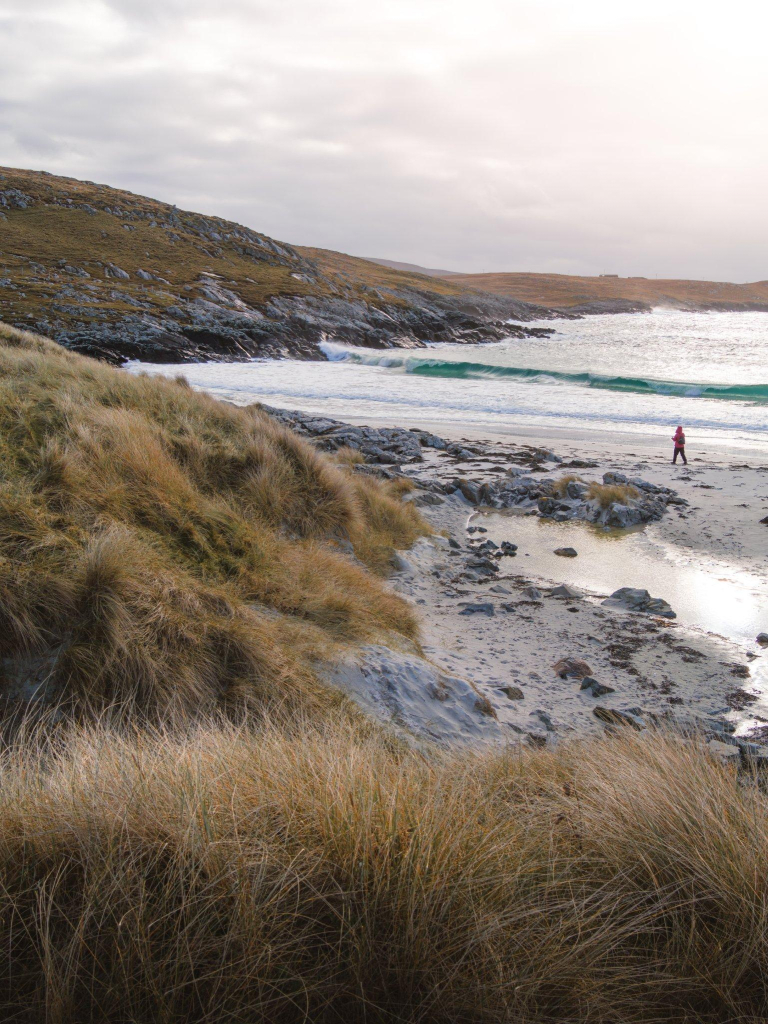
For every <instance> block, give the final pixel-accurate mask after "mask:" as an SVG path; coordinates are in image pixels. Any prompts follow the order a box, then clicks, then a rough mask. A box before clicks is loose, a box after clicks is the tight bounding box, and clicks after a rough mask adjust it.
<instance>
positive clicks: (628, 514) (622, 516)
mask: <svg viewBox="0 0 768 1024" xmlns="http://www.w3.org/2000/svg"><path fill="white" fill-rule="evenodd" d="M602 520H603V522H604V523H605V525H606V526H612V527H614V528H616V529H619V530H626V529H628V528H629V527H630V526H637V525H638V524H639V523H642V521H643V515H642V512H641V511H640V509H639V508H631V507H630V506H629V505H622V504H621V503H620V502H618V501H614V502H613V504H611V505H609V507H608V508H607V509H606V511H605V513H604V515H603V516H602Z"/></svg>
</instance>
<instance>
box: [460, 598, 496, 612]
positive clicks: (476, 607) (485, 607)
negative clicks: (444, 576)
mask: <svg viewBox="0 0 768 1024" xmlns="http://www.w3.org/2000/svg"><path fill="white" fill-rule="evenodd" d="M459 603H460V604H461V605H462V606H463V607H462V609H461V611H460V612H459V615H476V614H483V615H493V614H494V611H493V604H492V603H491V602H490V601H480V602H478V603H476V604H471V603H469V602H467V601H461V602H459Z"/></svg>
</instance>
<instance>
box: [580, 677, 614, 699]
mask: <svg viewBox="0 0 768 1024" xmlns="http://www.w3.org/2000/svg"><path fill="white" fill-rule="evenodd" d="M581 689H582V690H589V692H590V693H591V694H592V696H593V697H604V696H605V695H606V694H607V693H615V692H616V691H615V689H614V688H613V687H612V686H606V685H605V683H600V682H598V681H597V679H595V678H594V677H593V676H584V678H583V679H582V680H581Z"/></svg>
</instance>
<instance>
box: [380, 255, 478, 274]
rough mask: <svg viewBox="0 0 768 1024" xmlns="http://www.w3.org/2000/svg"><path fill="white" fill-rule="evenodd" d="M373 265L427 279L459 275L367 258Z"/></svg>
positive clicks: (455, 272) (450, 271) (446, 271)
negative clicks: (422, 276)
mask: <svg viewBox="0 0 768 1024" xmlns="http://www.w3.org/2000/svg"><path fill="white" fill-rule="evenodd" d="M365 258H366V259H367V260H368V261H369V262H371V263H378V264H379V266H380V267H391V269H392V270H402V271H405V272H406V273H408V274H424V275H425V276H426V277H457V276H459V273H458V272H457V271H455V270H435V269H432V268H430V267H420V266H419V265H418V264H417V263H400V262H399V261H398V260H381V259H377V258H376V257H375V256H366V257H365Z"/></svg>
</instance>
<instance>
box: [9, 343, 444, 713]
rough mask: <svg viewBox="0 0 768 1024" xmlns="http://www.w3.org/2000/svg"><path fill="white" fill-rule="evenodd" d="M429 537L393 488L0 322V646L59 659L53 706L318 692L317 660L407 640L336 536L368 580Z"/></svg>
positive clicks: (165, 705) (306, 696) (186, 705)
mask: <svg viewBox="0 0 768 1024" xmlns="http://www.w3.org/2000/svg"><path fill="white" fill-rule="evenodd" d="M426 531H427V528H426V525H425V524H424V522H423V521H422V520H421V519H420V518H419V516H418V513H417V512H416V510H415V509H414V508H413V507H411V506H410V505H407V504H403V503H402V502H401V501H400V499H399V496H398V493H397V490H396V488H395V487H393V486H392V485H390V484H388V483H386V482H379V481H376V480H373V479H370V478H364V477H362V476H357V475H355V474H353V473H351V472H349V471H348V469H346V468H345V467H343V466H340V465H338V464H336V463H335V462H334V461H332V459H331V458H330V457H327V456H325V455H323V454H321V453H320V452H318V451H317V450H316V449H315V448H314V447H312V446H311V445H310V444H309V443H308V442H306V441H304V440H302V439H301V438H299V437H297V436H296V435H294V434H293V433H291V432H290V431H289V430H288V429H286V428H285V427H283V426H282V425H280V424H279V423H277V422H276V421H274V420H272V419H271V418H270V417H269V416H268V415H267V414H266V413H264V412H262V411H260V410H256V409H249V410H246V409H238V408H235V407H233V406H228V405H224V404H221V403H219V402H216V401H214V400H213V399H211V398H209V397H207V396H205V395H202V394H199V393H197V392H194V391H192V390H191V389H190V388H189V387H188V386H187V385H186V383H184V382H183V381H173V380H161V379H159V378H150V377H147V376H131V375H130V374H128V373H125V372H123V371H120V370H115V369H113V368H111V367H109V366H106V365H104V364H102V363H97V362H95V361H92V360H88V359H85V358H82V357H80V356H75V355H73V354H72V353H69V352H67V351H65V350H63V349H61V348H59V347H58V346H56V345H54V344H53V343H51V342H48V341H46V340H44V339H42V338H38V337H36V336H34V335H30V334H26V333H24V332H20V331H16V330H14V329H12V328H7V327H4V326H2V325H0V627H2V636H0V651H2V655H3V656H4V657H6V658H10V659H11V662H13V660H14V659H16V661H18V659H19V658H22V657H26V656H29V655H33V656H38V657H39V656H47V655H48V654H49V653H50V652H52V651H57V652H58V653H57V655H56V658H55V666H54V670H53V672H52V676H51V679H50V683H51V685H52V686H53V687H54V688H57V689H58V690H59V691H60V695H61V697H62V699H66V700H70V701H73V702H75V703H76V704H78V705H81V706H88V707H89V708H90V709H91V710H93V709H94V708H103V707H107V706H110V707H114V706H120V705H126V706H130V707H132V708H134V709H137V708H138V709H141V711H142V713H144V714H150V715H154V716H156V715H161V716H166V715H176V714H177V713H178V714H181V715H189V714H190V713H192V712H193V711H194V710H195V709H197V710H199V711H200V712H204V711H211V710H212V709H213V708H216V707H223V706H228V704H229V703H230V702H231V701H232V700H233V699H234V698H235V696H237V699H239V700H241V701H242V700H245V701H246V702H248V701H250V702H251V703H253V702H255V703H257V704H258V703H260V704H262V705H264V706H267V705H272V704H274V703H281V702H288V703H289V704H295V705H298V704H300V703H301V702H302V701H303V702H309V703H308V705H307V706H312V707H315V708H317V707H318V705H319V704H322V703H323V702H326V703H327V702H328V701H331V703H333V701H332V700H331V698H330V697H328V696H327V695H326V696H323V695H322V693H321V690H320V688H319V687H317V686H316V685H315V684H313V673H312V663H313V661H314V660H315V659H316V658H317V657H320V656H323V655H324V654H326V653H328V651H330V650H332V649H333V647H334V645H335V644H339V643H342V644H349V643H355V642H358V641H362V640H366V639H374V638H379V639H381V638H388V637H390V638H391V637H397V636H399V637H400V638H401V639H407V640H409V641H411V640H413V639H414V638H415V636H416V621H415V619H414V616H413V613H412V612H411V611H410V609H409V606H408V605H407V604H406V603H405V602H404V601H402V600H401V599H400V598H398V597H395V596H394V595H392V594H391V593H390V592H389V591H387V590H386V589H385V588H384V587H383V586H382V584H381V583H380V582H379V581H378V580H377V579H376V578H375V576H374V575H372V574H371V573H370V572H367V571H366V570H365V569H364V568H362V567H361V566H360V564H359V562H358V563H357V564H356V563H355V562H354V561H353V560H351V559H349V558H348V557H345V556H344V555H343V554H341V553H339V551H338V550H336V542H337V541H338V540H340V539H345V540H348V541H350V542H351V543H352V545H353V548H354V551H355V554H356V555H357V557H358V559H359V561H361V562H363V563H364V564H365V565H367V566H369V567H370V568H372V569H374V570H375V571H376V572H378V573H385V572H386V571H387V567H388V564H389V561H390V559H391V557H392V551H393V549H394V548H396V547H407V546H408V545H409V544H411V543H412V542H413V540H414V539H415V538H416V537H417V536H419V535H420V534H423V533H425V532H426ZM8 671H9V672H10V673H11V675H13V671H14V669H13V665H11V667H10V668H9V670H8ZM334 700H335V698H334Z"/></svg>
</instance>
